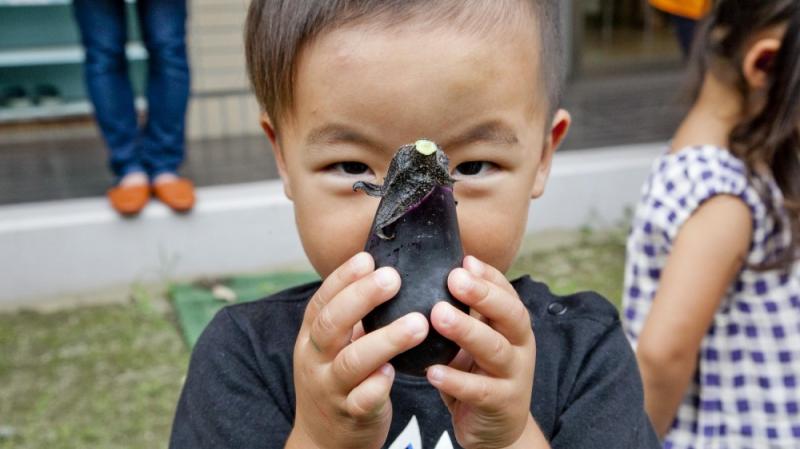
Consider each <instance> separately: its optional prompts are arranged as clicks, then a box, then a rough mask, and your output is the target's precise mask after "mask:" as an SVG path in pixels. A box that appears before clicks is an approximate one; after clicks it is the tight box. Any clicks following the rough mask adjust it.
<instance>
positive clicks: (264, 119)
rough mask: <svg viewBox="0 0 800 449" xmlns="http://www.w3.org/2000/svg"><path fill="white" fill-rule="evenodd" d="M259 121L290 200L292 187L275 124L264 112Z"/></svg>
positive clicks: (285, 192) (284, 191)
mask: <svg viewBox="0 0 800 449" xmlns="http://www.w3.org/2000/svg"><path fill="white" fill-rule="evenodd" d="M259 121H260V122H261V129H263V130H264V134H266V135H267V138H269V142H270V143H271V144H272V154H273V156H275V164H276V165H277V166H278V174H279V175H280V176H281V181H282V182H283V193H284V194H285V195H286V197H287V198H289V199H290V200H291V199H292V189H291V186H290V182H289V176H288V172H287V171H286V161H284V159H283V149H282V148H281V143H280V139H278V137H277V134H276V133H275V126H273V125H272V120H270V118H269V116H268V115H267V113H266V112H262V113H261V118H260V120H259Z"/></svg>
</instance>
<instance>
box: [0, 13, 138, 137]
mask: <svg viewBox="0 0 800 449" xmlns="http://www.w3.org/2000/svg"><path fill="white" fill-rule="evenodd" d="M71 3H72V2H71V0H0V23H2V24H3V25H2V26H0V92H2V91H5V90H6V89H7V88H12V87H21V88H23V89H24V90H25V92H26V94H27V96H28V101H25V102H24V103H26V104H20V102H17V103H16V104H14V105H13V106H12V105H3V104H2V103H0V124H2V123H7V122H19V121H29V120H41V119H54V118H59V117H67V116H75V115H86V114H89V113H91V110H92V109H91V106H90V104H89V101H88V98H87V93H86V88H85V83H84V79H83V61H84V58H85V54H84V49H83V47H82V46H81V44H80V35H79V32H78V26H77V24H76V23H75V18H74V14H73V10H72V4H71ZM127 3H128V5H127V15H126V18H127V22H128V23H127V30H128V36H129V41H128V45H127V46H126V54H127V57H128V61H129V64H128V67H129V70H130V75H131V81H132V83H133V87H134V92H135V93H136V95H137V97H138V98H139V99H138V100H137V106H139V107H141V106H143V103H144V102H143V100H142V99H141V97H142V95H143V93H144V86H145V76H146V72H147V51H146V50H145V48H144V46H143V45H142V43H141V35H140V32H139V27H138V21H137V18H136V8H135V5H134V4H133V2H132V1H128V2H127ZM41 85H49V86H53V87H55V88H56V89H57V90H58V92H59V97H60V98H59V100H58V101H56V102H52V101H51V102H46V103H41V104H39V103H37V102H36V99H35V98H34V92H35V90H36V87H37V86H41Z"/></svg>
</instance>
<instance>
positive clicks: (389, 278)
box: [375, 268, 397, 288]
mask: <svg viewBox="0 0 800 449" xmlns="http://www.w3.org/2000/svg"><path fill="white" fill-rule="evenodd" d="M396 279H397V275H395V274H394V273H393V270H392V269H391V268H379V269H378V270H377V271H376V272H375V282H376V283H377V284H378V286H379V287H381V288H389V287H391V286H393V285H394V283H395V280H396Z"/></svg>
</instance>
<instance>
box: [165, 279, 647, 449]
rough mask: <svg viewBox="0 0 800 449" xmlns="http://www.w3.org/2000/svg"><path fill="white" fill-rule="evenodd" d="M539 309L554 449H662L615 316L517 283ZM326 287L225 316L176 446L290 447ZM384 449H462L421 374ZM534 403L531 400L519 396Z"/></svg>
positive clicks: (398, 390)
mask: <svg viewBox="0 0 800 449" xmlns="http://www.w3.org/2000/svg"><path fill="white" fill-rule="evenodd" d="M513 285H514V288H515V289H516V291H517V292H518V293H519V296H520V298H522V300H523V301H524V303H525V305H526V306H527V307H528V310H529V311H530V313H531V317H532V321H533V329H534V335H535V336H536V370H535V377H534V384H533V398H532V401H531V407H530V408H531V412H532V414H533V417H534V419H535V420H536V422H537V423H538V424H539V427H540V428H541V430H542V432H544V435H545V436H546V437H547V439H548V440H549V441H550V444H551V445H552V447H553V448H564V449H581V448H603V449H613V448H631V449H649V448H653V449H656V448H660V444H659V442H658V439H657V438H656V435H655V433H654V432H653V430H652V427H651V425H650V422H649V420H648V418H647V416H646V414H645V412H644V406H643V395H642V384H641V380H640V377H639V371H638V369H637V366H636V359H635V357H634V355H633V352H632V350H631V348H630V346H629V345H628V342H627V341H626V339H625V336H624V335H623V333H622V329H621V327H620V323H619V319H618V315H617V311H616V309H615V308H614V306H612V305H611V304H610V303H609V302H608V301H606V300H605V299H604V298H602V297H600V296H599V295H597V294H594V293H578V294H575V295H571V296H563V297H562V296H555V295H553V294H552V293H551V292H550V291H549V289H548V288H547V286H546V285H544V284H541V283H538V282H534V281H532V280H531V279H530V278H528V277H523V278H520V279H518V280H516V281H514V282H513ZM318 287H319V283H313V284H307V285H303V286H300V287H296V288H292V289H289V290H285V291H283V292H280V293H277V294H275V295H273V296H270V297H268V298H265V299H262V300H260V301H255V302H250V303H243V304H237V305H233V306H229V307H226V308H225V309H223V310H221V311H220V312H219V313H218V314H217V315H216V316H215V318H214V319H213V321H212V322H211V323H210V324H209V326H208V327H207V328H206V330H205V331H204V332H203V335H202V336H201V337H200V339H199V341H198V342H197V346H196V347H195V349H194V352H193V354H192V359H191V363H190V365H189V372H188V374H187V377H186V383H185V385H184V387H183V392H182V394H181V398H180V401H179V402H178V407H177V411H176V413H175V421H174V423H173V428H172V437H171V441H170V448H172V449H198V448H215V449H222V448H231V449H234V448H235V449H249V448H282V447H283V446H284V443H285V441H286V439H287V438H288V436H289V432H290V431H291V429H292V422H293V419H294V411H295V393H294V383H293V382H292V351H293V348H294V343H295V338H296V336H297V333H298V331H299V329H300V324H301V322H302V319H303V313H304V311H305V308H306V304H307V303H308V300H309V298H310V297H311V295H313V293H314V292H315V291H316V289H317V288H318ZM391 400H392V410H393V418H392V424H391V428H390V430H389V436H388V438H387V440H386V444H385V445H384V447H385V448H388V449H450V448H458V447H460V446H458V443H457V442H456V440H455V437H454V433H453V428H452V423H451V418H450V414H449V412H448V411H447V408H446V407H445V405H444V403H442V400H441V398H440V396H439V393H438V391H437V390H436V389H434V388H433V387H432V386H431V385H430V384H428V383H427V381H426V380H425V379H424V378H415V377H410V376H405V375H402V374H398V375H397V377H396V380H395V383H394V385H393V387H392V392H391ZM520 400H525V401H527V400H528V398H520Z"/></svg>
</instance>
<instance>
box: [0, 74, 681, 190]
mask: <svg viewBox="0 0 800 449" xmlns="http://www.w3.org/2000/svg"><path fill="white" fill-rule="evenodd" d="M681 81H682V74H681V73H680V72H677V71H668V72H665V73H648V74H638V75H626V76H614V77H607V78H595V79H590V80H579V81H576V82H572V83H570V85H569V86H568V88H567V92H566V98H565V107H566V108H567V109H568V110H569V111H570V112H571V113H572V116H573V119H574V126H573V128H572V131H571V132H570V134H569V136H568V138H567V141H566V142H565V144H564V147H563V149H564V150H580V149H588V148H597V147H603V146H611V145H621V144H632V143H641V142H653V141H661V140H666V139H667V138H668V137H669V136H670V135H671V133H672V131H673V130H674V129H675V126H676V125H677V123H678V121H679V120H680V117H681V115H682V113H683V110H684V107H683V106H682V105H681V103H680V101H679V93H680V86H681ZM3 131H4V130H3V129H2V128H0V205H2V204H12V203H24V202H32V201H47V200H57V199H64V198H80V197H91V196H98V195H102V194H103V192H105V190H106V189H107V188H108V186H109V185H110V183H111V182H112V178H111V176H110V175H109V173H108V170H107V169H106V166H105V158H106V156H105V150H104V146H103V143H102V141H101V140H100V138H99V136H98V134H97V131H96V129H95V128H94V126H93V125H92V124H91V123H87V122H86V121H79V122H76V123H71V124H61V125H60V126H59V127H53V126H41V125H32V126H28V127H27V128H23V129H22V130H20V129H19V128H16V129H14V130H13V132H3ZM188 154H189V158H188V161H187V163H186V166H185V168H184V173H185V174H186V175H188V176H190V177H191V178H192V179H194V180H195V182H196V183H197V184H198V185H201V186H206V185H218V184H228V183H238V182H249V181H260V180H264V179H270V178H275V177H276V176H277V175H276V171H275V164H274V162H273V160H272V157H271V154H270V151H269V147H268V142H267V141H266V139H265V138H263V137H262V136H237V137H233V138H226V139H218V140H204V141H193V142H189V144H188Z"/></svg>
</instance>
